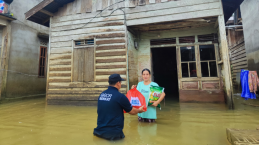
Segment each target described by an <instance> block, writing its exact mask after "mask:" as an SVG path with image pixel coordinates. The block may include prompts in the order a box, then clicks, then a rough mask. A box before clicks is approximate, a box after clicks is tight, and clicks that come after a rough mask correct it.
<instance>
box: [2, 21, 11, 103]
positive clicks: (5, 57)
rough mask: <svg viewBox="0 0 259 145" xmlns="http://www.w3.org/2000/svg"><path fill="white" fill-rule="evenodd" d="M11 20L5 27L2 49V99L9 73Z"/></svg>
mask: <svg viewBox="0 0 259 145" xmlns="http://www.w3.org/2000/svg"><path fill="white" fill-rule="evenodd" d="M10 40H11V22H8V23H7V25H6V27H4V29H3V38H2V49H1V62H0V64H1V65H0V66H1V70H0V71H1V73H0V99H1V98H5V97H6V84H7V75H8V71H7V70H8V61H9V52H10V46H11V41H10Z"/></svg>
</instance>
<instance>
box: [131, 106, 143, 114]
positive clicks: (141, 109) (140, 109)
mask: <svg viewBox="0 0 259 145" xmlns="http://www.w3.org/2000/svg"><path fill="white" fill-rule="evenodd" d="M143 108H144V106H142V107H140V108H139V109H137V108H134V107H132V110H131V111H130V112H129V114H130V115H136V114H138V113H142V112H145V111H144V110H143Z"/></svg>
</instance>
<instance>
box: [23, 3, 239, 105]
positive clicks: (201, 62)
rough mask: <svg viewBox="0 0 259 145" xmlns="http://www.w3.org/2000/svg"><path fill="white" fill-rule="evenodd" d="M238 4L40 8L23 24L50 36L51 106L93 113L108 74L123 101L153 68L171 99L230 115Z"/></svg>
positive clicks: (47, 5)
mask: <svg viewBox="0 0 259 145" xmlns="http://www.w3.org/2000/svg"><path fill="white" fill-rule="evenodd" d="M238 2H240V1H239V0H238V1H234V0H228V1H225V0H223V1H221V0H122V1H120V0H62V1H61V0H43V1H42V2H41V3H39V4H38V5H36V6H35V7H32V8H31V9H30V10H29V11H28V12H27V13H26V14H25V16H26V19H27V20H30V21H33V22H35V23H38V24H41V25H45V26H49V28H50V32H49V36H50V37H49V42H50V43H49V48H48V51H47V52H48V56H49V57H48V62H49V63H48V66H47V68H48V72H47V95H46V99H47V103H48V104H72V105H73V104H74V105H95V104H96V103H97V99H98V96H99V94H100V93H101V92H102V91H104V90H105V89H106V88H107V86H108V82H107V81H108V76H109V75H110V74H113V73H118V74H120V75H121V76H122V77H123V78H124V79H126V81H125V82H123V83H122V84H123V85H122V89H121V92H122V93H124V94H125V93H126V92H127V90H129V88H130V86H131V85H133V84H137V83H138V82H139V81H141V71H142V69H144V68H149V69H151V71H152V80H153V81H155V82H157V83H158V84H159V85H160V86H163V87H165V92H166V94H167V98H172V99H178V100H179V101H180V102H215V103H225V102H226V103H227V104H228V107H229V108H233V102H232V81H231V68H230V61H229V55H228V54H229V49H228V43H227V39H226V30H225V19H226V20H228V18H229V17H230V16H231V15H232V13H233V12H234V11H235V10H236V7H235V6H236V4H234V3H238ZM231 4H233V5H231ZM42 20H46V21H48V20H49V21H50V22H49V24H47V23H42Z"/></svg>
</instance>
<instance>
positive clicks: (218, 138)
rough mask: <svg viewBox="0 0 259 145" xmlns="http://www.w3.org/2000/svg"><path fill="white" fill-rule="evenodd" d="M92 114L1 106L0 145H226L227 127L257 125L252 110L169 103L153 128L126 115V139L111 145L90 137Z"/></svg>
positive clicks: (38, 102) (40, 104) (40, 105)
mask: <svg viewBox="0 0 259 145" xmlns="http://www.w3.org/2000/svg"><path fill="white" fill-rule="evenodd" d="M236 100H237V101H239V103H240V102H243V101H241V98H239V97H238V99H236ZM96 112H97V110H96V107H93V106H92V107H87V106H47V105H46V104H45V99H44V98H38V99H30V100H22V101H17V102H12V103H4V104H0V145H160V144H161V145H169V144H170V145H228V144H229V143H228V141H227V139H226V128H239V129H255V128H256V127H257V126H259V108H256V107H251V106H247V105H238V106H237V108H236V110H228V109H227V108H226V106H225V105H224V104H202V103H178V102H177V101H168V100H167V101H166V106H164V105H162V110H161V111H160V110H158V111H157V113H158V119H157V122H156V123H141V122H138V121H137V116H131V115H129V114H125V126H124V134H125V136H126V138H125V139H123V140H121V141H115V142H114V141H106V140H103V139H100V138H97V137H95V136H93V129H94V128H95V127H96V121H97V113H96Z"/></svg>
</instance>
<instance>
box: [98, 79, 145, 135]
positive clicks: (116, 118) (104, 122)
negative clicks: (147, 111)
mask: <svg viewBox="0 0 259 145" xmlns="http://www.w3.org/2000/svg"><path fill="white" fill-rule="evenodd" d="M121 81H124V79H122V78H121V77H120V75H119V74H113V75H111V76H110V77H109V87H108V89H107V90H106V91H104V92H102V93H101V95H100V96H99V98H98V107H97V113H98V119H97V127H96V128H95V129H94V135H96V136H98V137H101V138H104V139H107V140H118V139H122V138H124V137H125V136H124V134H123V132H122V129H123V127H124V113H123V110H125V111H126V112H127V113H129V114H131V115H135V114H138V113H142V112H144V110H143V106H142V107H141V108H139V109H136V108H134V107H132V106H131V104H130V102H129V100H128V98H127V97H126V96H125V95H123V94H121V93H120V92H119V90H120V88H121Z"/></svg>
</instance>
